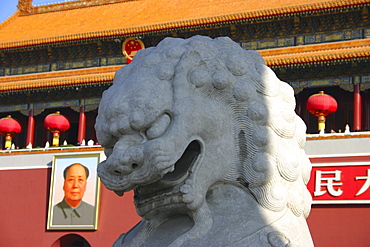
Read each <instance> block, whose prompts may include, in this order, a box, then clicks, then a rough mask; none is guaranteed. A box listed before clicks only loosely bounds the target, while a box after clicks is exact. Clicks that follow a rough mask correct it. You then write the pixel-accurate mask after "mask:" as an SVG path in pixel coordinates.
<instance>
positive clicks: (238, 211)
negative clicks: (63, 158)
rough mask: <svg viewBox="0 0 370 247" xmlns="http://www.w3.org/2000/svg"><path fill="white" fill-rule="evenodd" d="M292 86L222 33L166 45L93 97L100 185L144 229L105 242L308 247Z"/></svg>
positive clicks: (143, 53)
mask: <svg viewBox="0 0 370 247" xmlns="http://www.w3.org/2000/svg"><path fill="white" fill-rule="evenodd" d="M294 108H295V99H294V93H293V89H292V88H291V87H290V86H289V85H288V84H287V83H285V82H282V81H281V80H279V79H278V78H277V77H276V75H275V73H274V72H273V71H272V70H271V69H270V68H268V67H267V66H266V65H265V62H264V60H263V58H262V57H261V56H260V55H259V54H258V53H257V52H255V51H249V50H244V49H242V48H241V47H240V45H239V44H237V43H235V42H234V41H232V40H231V39H230V38H227V37H219V38H215V39H212V38H209V37H203V36H194V37H192V38H189V39H180V38H165V39H164V40H162V41H161V42H160V43H159V44H158V45H157V46H156V47H150V48H147V49H143V50H140V51H139V52H138V53H137V54H136V56H135V59H134V60H133V61H132V63H131V64H128V65H126V66H124V67H123V68H121V69H120V70H118V71H117V73H116V75H115V77H114V82H113V85H112V86H111V87H110V88H109V89H107V90H106V91H105V92H104V93H103V97H102V100H101V102H100V106H99V112H98V117H97V120H96V125H95V128H96V132H97V137H98V141H99V143H101V145H102V146H104V148H105V149H104V151H105V154H106V156H107V159H106V161H104V162H102V163H100V164H99V166H98V175H99V176H100V178H101V181H102V182H103V183H104V185H105V186H106V187H107V188H108V189H110V190H113V191H114V192H116V193H117V194H118V195H120V196H122V195H123V194H124V192H127V191H130V190H134V192H135V196H134V203H135V206H136V210H137V213H138V214H139V215H140V216H141V217H142V221H141V222H139V223H138V224H137V225H136V226H135V227H133V228H132V229H131V230H130V231H129V232H127V233H124V234H122V235H121V236H120V237H119V238H118V239H117V240H116V242H115V243H114V246H290V247H291V246H313V242H312V239H311V236H310V232H309V229H308V226H307V223H306V218H307V216H308V214H309V212H310V208H311V195H310V193H309V192H308V190H307V188H306V184H307V182H308V180H309V176H310V170H311V163H310V161H309V159H308V158H307V156H306V154H305V151H304V149H303V148H304V145H305V141H306V136H305V131H306V126H305V124H304V122H303V121H302V120H301V119H300V118H299V117H298V116H297V115H296V114H295V112H294Z"/></svg>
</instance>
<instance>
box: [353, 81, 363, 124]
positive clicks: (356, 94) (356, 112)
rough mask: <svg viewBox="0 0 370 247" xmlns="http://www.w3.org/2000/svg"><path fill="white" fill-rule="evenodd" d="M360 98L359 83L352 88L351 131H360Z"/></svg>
mask: <svg viewBox="0 0 370 247" xmlns="http://www.w3.org/2000/svg"><path fill="white" fill-rule="evenodd" d="M361 123H362V98H361V90H360V83H355V84H354V86H353V125H354V126H353V130H354V131H359V130H362V124H361Z"/></svg>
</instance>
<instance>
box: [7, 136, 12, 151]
mask: <svg viewBox="0 0 370 247" xmlns="http://www.w3.org/2000/svg"><path fill="white" fill-rule="evenodd" d="M11 147H12V136H11V135H10V134H7V135H6V136H5V149H10V148H11Z"/></svg>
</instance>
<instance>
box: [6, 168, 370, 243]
mask: <svg viewBox="0 0 370 247" xmlns="http://www.w3.org/2000/svg"><path fill="white" fill-rule="evenodd" d="M50 173H51V169H24V170H5V171H4V170H3V171H0V198H1V199H0V200H1V203H0V212H1V214H0V222H1V224H0V245H1V246H10V247H12V246H40V247H43V246H45V247H50V246H52V245H53V243H54V242H55V241H57V240H58V239H59V238H60V237H62V236H64V235H67V234H71V233H76V234H78V235H80V236H82V237H84V238H85V239H86V240H87V241H88V242H89V243H90V244H91V246H93V247H94V246H111V244H112V243H113V242H114V241H115V240H116V239H117V237H118V236H119V235H120V234H121V233H123V232H126V231H127V230H128V229H130V228H131V227H133V226H134V225H135V224H136V223H137V222H138V221H139V220H140V218H139V217H138V216H137V214H136V212H135V208H134V206H133V203H132V200H133V199H132V193H127V194H126V195H125V196H124V197H118V196H116V195H115V194H114V193H113V192H111V191H108V190H107V189H105V187H104V186H103V185H102V186H101V196H100V214H99V226H98V230H97V231H74V232H71V231H55V230H53V231H51V230H50V231H47V230H46V222H47V212H48V199H49V188H50ZM369 222H370V206H369V205H314V206H313V208H312V211H311V214H310V216H309V217H308V224H309V227H310V230H311V234H312V237H313V240H314V243H315V246H316V247H328V246H329V247H330V246H335V247H341V246H346V247H347V246H356V247H362V246H369V243H370V227H369Z"/></svg>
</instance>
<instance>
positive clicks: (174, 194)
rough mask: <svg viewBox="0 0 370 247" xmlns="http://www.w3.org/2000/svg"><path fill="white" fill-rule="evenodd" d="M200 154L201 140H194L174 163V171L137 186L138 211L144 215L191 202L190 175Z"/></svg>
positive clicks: (136, 202) (136, 201) (136, 200)
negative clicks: (167, 206)
mask: <svg viewBox="0 0 370 247" xmlns="http://www.w3.org/2000/svg"><path fill="white" fill-rule="evenodd" d="M200 154H201V150H200V144H199V142H198V141H192V142H191V143H190V144H189V145H188V147H187V148H186V149H185V151H184V153H183V154H182V156H181V158H180V159H179V160H178V161H177V162H176V163H175V164H174V170H173V171H172V172H169V173H167V174H165V175H164V176H163V178H161V179H160V180H158V181H156V182H154V183H152V184H148V185H144V186H139V187H137V188H136V189H135V197H134V199H135V201H134V202H135V206H136V207H137V210H138V213H139V214H140V215H143V214H144V213H145V212H149V211H150V210H153V209H155V208H157V207H163V206H166V205H173V204H176V203H184V202H189V200H186V196H187V195H188V194H189V193H191V185H189V184H191V182H190V178H189V175H190V174H191V173H192V172H194V164H195V163H196V161H197V160H198V157H199V155H200ZM187 179H189V180H188V181H186V180H187ZM184 197H185V198H184Z"/></svg>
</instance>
